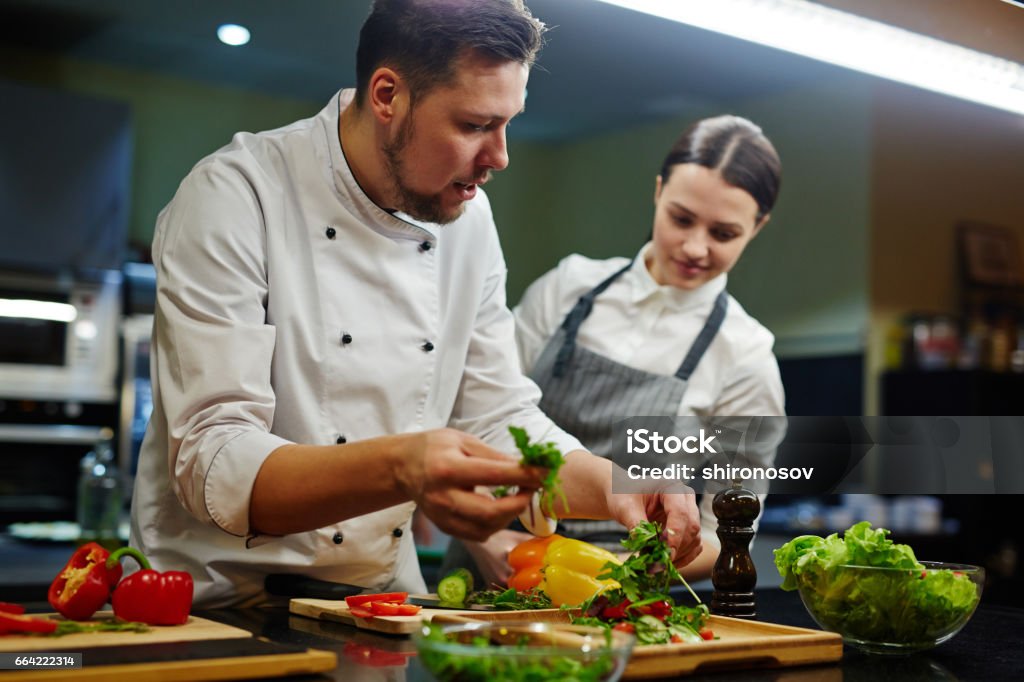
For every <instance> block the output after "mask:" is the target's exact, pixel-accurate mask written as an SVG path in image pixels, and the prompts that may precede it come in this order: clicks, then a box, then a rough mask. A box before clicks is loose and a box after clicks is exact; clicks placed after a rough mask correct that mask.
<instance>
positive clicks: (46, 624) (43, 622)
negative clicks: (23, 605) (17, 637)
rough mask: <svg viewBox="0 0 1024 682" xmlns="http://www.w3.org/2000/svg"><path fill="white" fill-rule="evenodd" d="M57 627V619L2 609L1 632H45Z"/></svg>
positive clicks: (0, 615) (0, 612)
mask: <svg viewBox="0 0 1024 682" xmlns="http://www.w3.org/2000/svg"><path fill="white" fill-rule="evenodd" d="M56 629H57V621H55V620H50V619H49V618H40V617H36V616H25V615H23V614H20V613H11V612H9V611H0V634H6V633H8V632H39V633H44V634H45V633H48V632H53V631H54V630H56Z"/></svg>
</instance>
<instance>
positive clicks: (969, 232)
mask: <svg viewBox="0 0 1024 682" xmlns="http://www.w3.org/2000/svg"><path fill="white" fill-rule="evenodd" d="M957 231H958V236H959V240H958V241H959V246H960V253H961V258H960V262H961V264H962V267H961V271H962V275H963V278H964V282H965V283H966V284H968V285H974V286H985V287H1000V288H1018V287H1021V286H1022V285H1024V264H1022V263H1021V253H1020V244H1019V242H1018V239H1017V234H1016V232H1015V231H1014V230H1012V229H1010V228H1009V227H1005V226H1001V225H988V224H985V223H973V222H962V223H960V224H959V225H958V226H957Z"/></svg>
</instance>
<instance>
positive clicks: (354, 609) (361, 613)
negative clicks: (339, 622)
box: [348, 604, 373, 618]
mask: <svg viewBox="0 0 1024 682" xmlns="http://www.w3.org/2000/svg"><path fill="white" fill-rule="evenodd" d="M368 606H369V604H366V605H364V606H350V607H349V608H348V612H349V613H351V614H352V615H353V616H355V617H356V618H373V611H371V610H370V609H369V608H367V607H368Z"/></svg>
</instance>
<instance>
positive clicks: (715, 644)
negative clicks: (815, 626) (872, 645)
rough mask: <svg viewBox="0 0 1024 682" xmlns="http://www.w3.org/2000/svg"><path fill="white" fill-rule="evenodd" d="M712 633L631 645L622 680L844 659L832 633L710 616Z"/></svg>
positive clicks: (837, 640) (779, 666)
mask: <svg viewBox="0 0 1024 682" xmlns="http://www.w3.org/2000/svg"><path fill="white" fill-rule="evenodd" d="M708 627H710V628H711V629H712V630H713V631H714V633H715V636H716V637H718V639H714V640H711V641H708V642H699V643H698V642H694V643H692V644H648V645H643V646H637V647H635V648H634V649H633V656H632V658H630V660H629V665H628V666H627V667H626V672H625V673H624V674H623V679H627V680H643V679H651V678H656V677H673V676H677V675H691V674H694V673H702V672H710V671H713V670H729V669H741V668H782V667H787V666H794V665H808V664H811V663H828V662H831V661H838V660H839V659H841V658H842V657H843V640H842V638H841V637H840V636H839V635H837V634H835V633H834V632H823V631H821V630H810V629H807V628H797V627H792V626H789V625H777V624H775V623H762V622H759V621H752V620H744V619H741V618H726V617H725V616H711V618H710V620H709V621H708Z"/></svg>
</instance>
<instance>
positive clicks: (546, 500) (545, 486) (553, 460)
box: [494, 426, 569, 519]
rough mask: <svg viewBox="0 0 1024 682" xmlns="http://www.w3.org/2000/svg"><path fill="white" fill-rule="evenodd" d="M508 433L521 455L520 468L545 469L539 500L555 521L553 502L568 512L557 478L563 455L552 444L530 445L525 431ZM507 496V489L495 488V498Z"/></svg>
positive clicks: (513, 428)
mask: <svg viewBox="0 0 1024 682" xmlns="http://www.w3.org/2000/svg"><path fill="white" fill-rule="evenodd" d="M508 431H509V433H511V434H512V438H513V439H514V440H515V442H516V447H517V448H519V452H521V453H522V455H523V456H522V459H520V460H519V463H520V464H521V465H522V466H532V467H541V468H543V469H547V470H548V473H547V475H546V476H545V477H544V481H543V482H542V483H541V488H542V493H541V498H540V505H541V509H543V510H544V513H545V514H548V515H549V516H551V517H552V518H555V519H557V518H558V517H557V516H555V500H556V499H557V500H560V501H561V503H562V510H563V512H564V513H567V512H568V511H569V502H568V501H567V500H566V499H565V492H564V491H563V490H562V480H561V479H560V478H559V477H558V470H559V469H561V468H562V465H563V464H565V455H563V454H562V452H561V451H560V450H559V449H558V447H557V446H556V445H555V444H554V443H531V442H530V436H529V435H528V434H527V433H526V430H525V429H522V428H520V427H518V426H510V427H508ZM506 494H508V490H507V489H503V488H497V489H495V491H494V495H495V497H501V496H503V495H506Z"/></svg>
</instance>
